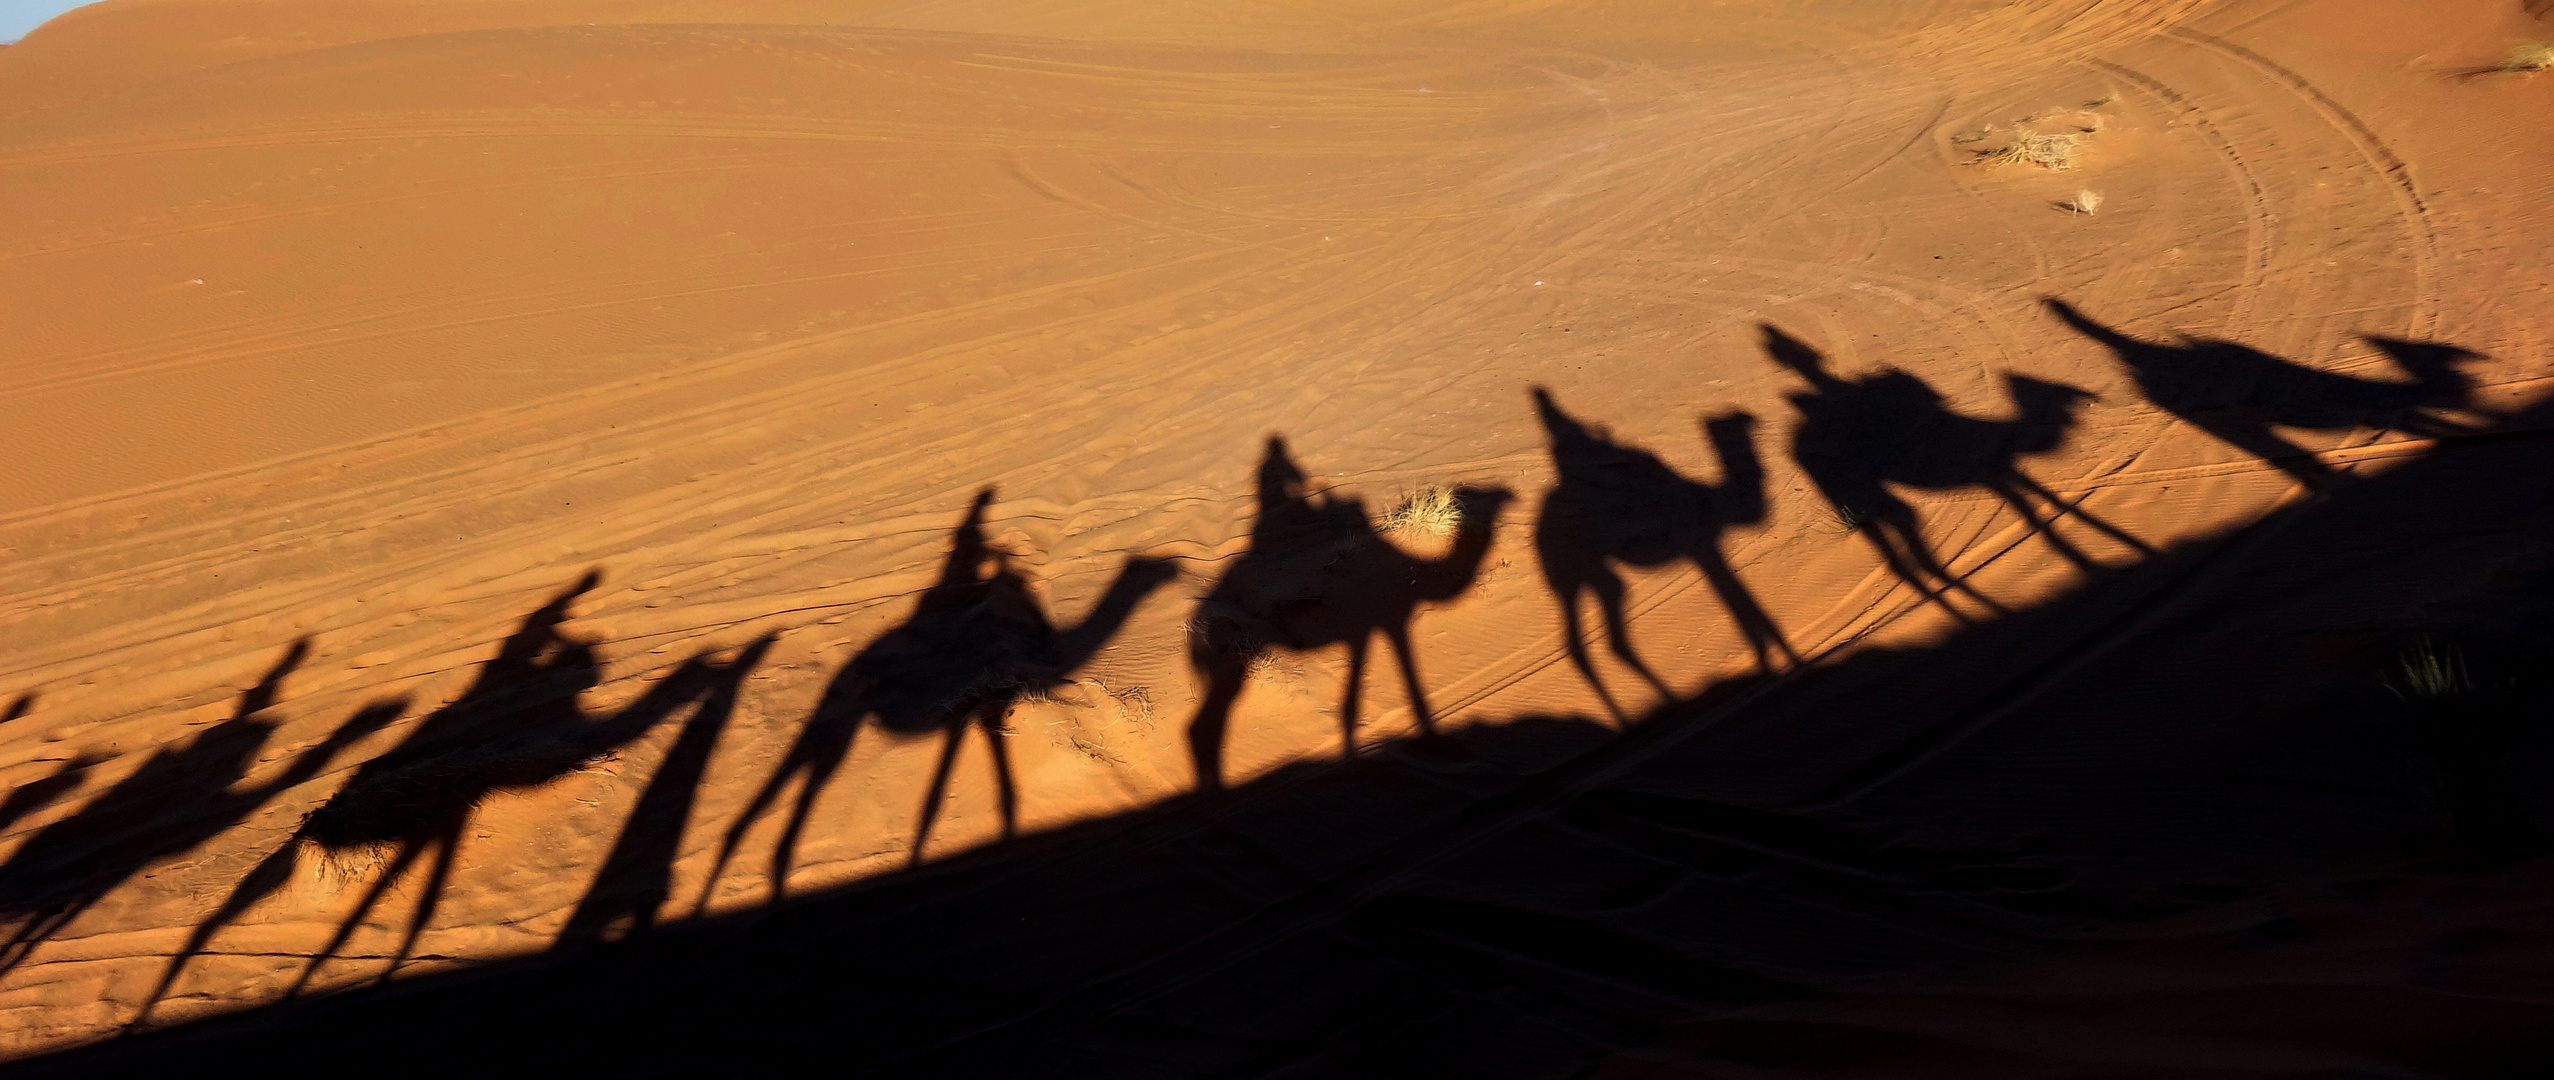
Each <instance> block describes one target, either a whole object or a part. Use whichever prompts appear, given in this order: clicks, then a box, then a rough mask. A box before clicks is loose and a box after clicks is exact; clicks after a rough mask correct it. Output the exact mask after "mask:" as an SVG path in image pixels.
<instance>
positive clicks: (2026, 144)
mask: <svg viewBox="0 0 2554 1080" xmlns="http://www.w3.org/2000/svg"><path fill="white" fill-rule="evenodd" d="M2083 142H2084V133H2083V132H2080V131H2069V132H2059V133H2056V134H2043V133H2041V132H2036V131H2017V132H2014V133H2013V141H2012V142H2009V143H2006V144H2004V145H2003V146H2001V147H1998V148H1996V149H1993V150H1985V151H1981V152H1979V154H1978V157H1977V160H1976V161H1975V162H1973V163H1972V164H1977V165H2037V166H2039V167H2041V168H2043V169H2056V170H2059V171H2064V170H2067V169H2072V168H2074V167H2075V152H2076V150H2077V148H2078V147H2080V146H2082V145H2083Z"/></svg>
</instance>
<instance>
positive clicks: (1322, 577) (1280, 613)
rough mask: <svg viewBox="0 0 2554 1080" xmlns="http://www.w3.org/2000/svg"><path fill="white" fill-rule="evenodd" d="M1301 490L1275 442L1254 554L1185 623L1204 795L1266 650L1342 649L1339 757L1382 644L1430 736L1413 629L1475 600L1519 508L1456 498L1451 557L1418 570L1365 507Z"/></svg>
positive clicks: (1472, 494)
mask: <svg viewBox="0 0 2554 1080" xmlns="http://www.w3.org/2000/svg"><path fill="white" fill-rule="evenodd" d="M1307 479H1308V478H1307V477H1306V476H1305V474H1304V472H1303V470H1302V469H1301V468H1299V467H1297V466H1296V464H1295V462H1294V460H1293V459H1292V458H1291V457H1289V456H1288V454H1287V451H1286V443H1285V440H1283V439H1280V438H1277V437H1274V436H1271V437H1270V438H1269V440H1268V446H1267V452H1266V454H1265V456H1264V457H1263V458H1262V459H1261V462H1260V466H1259V492H1258V499H1259V502H1258V516H1257V517H1256V518H1255V519H1253V522H1252V525H1251V534H1250V547H1249V549H1248V550H1245V551H1244V552H1242V554H1241V555H1240V556H1239V557H1238V558H1236V559H1235V560H1234V562H1233V564H1232V566H1230V567H1228V568H1227V569H1226V570H1225V571H1224V574H1223V576H1222V577H1220V578H1218V579H1216V582H1215V584H1214V586H1213V588H1211V589H1210V590H1208V592H1207V594H1206V595H1205V596H1204V597H1203V598H1201V599H1200V600H1199V601H1198V603H1197V613H1196V615H1195V616H1193V617H1192V618H1191V619H1190V620H1189V639H1188V658H1189V664H1190V666H1191V667H1192V668H1194V669H1195V670H1196V671H1197V673H1198V675H1199V676H1200V678H1201V679H1202V680H1203V681H1204V682H1205V684H1206V690H1205V694H1204V696H1203V697H1202V698H1201V700H1200V701H1199V703H1198V707H1197V714H1196V716H1195V717H1193V718H1192V719H1190V721H1189V725H1188V743H1189V753H1190V756H1191V758H1192V759H1193V760H1194V761H1195V765H1196V771H1197V786H1198V790H1200V791H1212V790H1217V789H1220V788H1221V787H1223V783H1224V776H1223V748H1224V732H1225V729H1226V727H1227V726H1228V725H1229V724H1230V723H1231V720H1232V710H1233V706H1234V704H1235V703H1236V702H1238V701H1239V700H1240V698H1241V694H1242V690H1243V688H1244V686H1245V685H1246V684H1247V683H1248V682H1249V677H1250V673H1251V671H1252V669H1253V667H1254V666H1255V665H1257V664H1258V663H1259V661H1260V660H1261V658H1262V657H1263V656H1265V655H1266V654H1267V653H1268V652H1269V651H1270V650H1272V649H1284V650H1287V651H1291V652H1307V651H1310V650H1313V649H1319V648H1323V647H1326V646H1330V645H1345V646H1347V648H1348V679H1347V686H1346V687H1345V688H1344V689H1343V690H1342V691H1341V695H1340V704H1339V727H1340V739H1341V742H1342V745H1343V749H1344V752H1345V753H1348V754H1354V753H1356V751H1357V722H1358V712H1357V710H1358V698H1359V695H1360V694H1361V692H1362V690H1363V685H1364V682H1365V672H1366V655H1367V649H1368V647H1369V645H1370V644H1371V642H1372V641H1373V639H1374V637H1375V635H1377V634H1381V635H1382V636H1383V638H1384V640H1385V641H1387V642H1389V643H1390V644H1391V645H1392V650H1393V655H1394V657H1395V658H1396V659H1397V660H1398V661H1399V662H1400V666H1401V678H1402V682H1403V685H1404V687H1405V689H1406V690H1407V692H1408V694H1409V698H1410V710H1411V712H1412V713H1413V714H1414V715H1415V716H1416V718H1417V720H1418V723H1419V728H1420V731H1421V733H1422V735H1423V736H1427V735H1433V734H1434V733H1435V731H1436V717H1435V715H1434V713H1433V712H1432V711H1431V710H1430V708H1429V705H1428V695H1427V690H1426V687H1425V686H1423V685H1422V683H1421V680H1420V678H1419V662H1418V657H1417V655H1416V654H1415V653H1413V652H1412V651H1411V648H1410V621H1411V618H1412V616H1413V615H1414V614H1415V613H1416V612H1417V610H1418V607H1419V605H1420V604H1422V603H1429V602H1437V601H1445V600H1451V599H1453V598H1455V597H1457V596H1461V595H1462V594H1463V593H1465V592H1466V591H1468V590H1470V589H1471V588H1472V584H1473V582H1474V581H1475V580H1476V579H1477V578H1478V577H1479V576H1480V571H1481V563H1482V560H1483V559H1485V558H1486V557H1488V555H1489V550H1490V539H1491V532H1492V530H1493V527H1494V526H1495V525H1496V523H1497V521H1498V516H1499V511H1500V509H1501V508H1502V507H1503V506H1505V505H1506V504H1507V502H1508V501H1509V500H1510V499H1512V498H1514V497H1515V496H1514V495H1512V494H1511V493H1509V492H1508V491H1507V490H1506V489H1504V488H1458V489H1456V490H1454V491H1453V492H1451V493H1450V498H1451V501H1452V504H1453V506H1454V507H1455V521H1454V522H1453V524H1452V525H1451V528H1452V531H1453V536H1452V538H1451V546H1450V547H1449V549H1448V550H1447V551H1446V553H1445V554H1443V555H1442V556H1440V557H1438V558H1434V559H1421V558H1418V557H1415V556H1413V555H1411V554H1409V553H1408V552H1405V551H1403V550H1402V549H1401V548H1399V547H1397V546H1395V545H1394V544H1393V543H1392V542H1391V541H1389V540H1386V539H1384V537H1383V536H1382V534H1380V533H1378V532H1376V531H1375V527H1374V524H1373V523H1372V522H1371V521H1369V520H1367V518H1366V511H1365V507H1364V505H1363V504H1361V503H1359V502H1357V501H1355V500H1353V499H1335V498H1331V497H1328V496H1323V497H1320V498H1318V499H1316V498H1314V497H1313V496H1312V495H1310V494H1308V493H1307V492H1306V490H1305V488H1306V485H1307Z"/></svg>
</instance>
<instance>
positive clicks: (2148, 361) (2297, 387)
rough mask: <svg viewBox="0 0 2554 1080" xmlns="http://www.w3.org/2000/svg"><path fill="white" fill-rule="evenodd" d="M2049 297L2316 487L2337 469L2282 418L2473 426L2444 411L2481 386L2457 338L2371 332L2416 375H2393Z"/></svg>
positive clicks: (2322, 427) (2173, 391)
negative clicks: (2148, 328) (2171, 339)
mask: <svg viewBox="0 0 2554 1080" xmlns="http://www.w3.org/2000/svg"><path fill="white" fill-rule="evenodd" d="M2043 302H2044V303H2046V304H2047V305H2048V308H2049V310H2050V311H2051V312H2053V313H2055V314H2056V315H2057V317H2058V318H2060V319H2062V320H2064V321H2065V322H2066V324H2067V325H2068V326H2071V327H2074V328H2075V330H2076V332H2077V333H2080V334H2083V335H2084V336H2086V337H2089V338H2092V339H2093V340H2095V341H2098V342H2100V343H2102V344H2103V345H2104V346H2105V347H2107V348H2109V349H2110V350H2111V353H2112V355H2114V356H2116V357H2118V358H2119V362H2120V363H2121V364H2122V365H2123V366H2125V367H2126V368H2128V371H2129V374H2130V376H2131V377H2132V378H2134V379H2135V380H2136V382H2137V388H2138V390H2139V391H2140V392H2142V393H2144V394H2145V395H2146V399H2147V400H2148V401H2151V402H2154V403H2155V405H2156V407H2158V408H2161V409H2163V410H2164V411H2166V412H2169V413H2171V414H2173V415H2174V416H2177V417H2180V418H2181V419H2183V420H2186V421H2189V422H2190V423H2191V424H2192V425H2194V426H2196V427H2198V428H2199V429H2200V430H2202V431H2205V432H2207V433H2209V434H2210V435H2214V436H2216V437H2217V438H2218V439H2220V440H2222V441H2224V442H2225V443H2227V444H2228V445H2231V446H2233V447H2235V448H2236V449H2238V450H2242V451H2243V452H2245V453H2247V454H2251V455H2253V456H2254V457H2257V458H2260V459H2261V460H2262V461H2263V462H2264V463H2266V464H2268V465H2270V466H2272V467H2274V468H2277V469H2278V470H2280V471H2281V472H2285V473H2287V474H2288V475H2289V476H2290V477H2291V478H2293V479H2295V480H2296V481H2297V482H2298V483H2299V484H2302V485H2304V486H2305V487H2307V488H2308V489H2310V490H2318V491H2320V490H2323V489H2326V488H2329V487H2330V486H2332V484H2333V483H2334V482H2335V481H2336V480H2338V479H2339V474H2337V473H2335V472H2334V471H2333V469H2332V467H2331V466H2329V465H2326V464H2324V463H2323V461H2322V460H2321V459H2320V458H2318V457H2316V456H2315V454H2314V452H2312V451H2310V450H2307V449H2306V448H2304V447H2302V446H2299V445H2297V444H2296V443H2293V442H2290V441H2288V439H2287V438H2286V437H2285V436H2282V435H2280V434H2279V433H2278V432H2277V431H2275V430H2273V429H2274V428H2281V427H2289V428H2306V429H2309V430H2314V431H2349V430H2354V429H2362V428H2374V429H2384V430H2393V431H2402V432H2407V433H2410V434H2415V435H2427V436H2444V435H2458V434H2466V433H2469V432H2470V430H2471V429H2469V428H2467V427H2465V426H2464V425H2461V424H2457V423H2454V422H2451V421H2449V420H2445V419H2442V418H2441V417H2439V416H2437V415H2436V412H2437V411H2438V410H2447V409H2459V408H2463V407H2465V406H2466V405H2467V404H2469V403H2470V401H2471V399H2472V397H2473V393H2474V380H2473V378H2472V377H2471V376H2469V375H2467V374H2466V373H2465V372H2464V371H2463V370H2462V369H2461V368H2460V365H2462V364H2465V363H2467V362H2469V361H2472V360H2475V359H2479V354H2476V353H2473V352H2469V351H2467V350H2465V349H2460V348H2457V347H2455V346H2453V345H2442V344H2437V343H2430V342H2413V341H2403V340H2400V339H2396V338H2386V337H2370V338H2367V339H2365V340H2366V341H2367V342H2368V343H2369V344H2371V345H2374V346H2376V347H2377V349H2378V350H2379V351H2382V352H2384V353H2385V354H2386V355H2387V356H2388V357H2390V358H2392V359H2393V360H2394V362H2395V364H2396V366H2398V367H2400V368H2402V369H2403V372H2404V374H2406V375H2408V376H2410V381H2409V382H2388V381H2381V380H2375V379H2362V378H2358V377H2356V376H2350V375H2336V374H2333V373H2331V372H2327V371H2318V370H2316V369H2314V368H2309V367H2302V366H2300V365H2297V364H2294V363H2291V362H2289V361H2287V360H2284V359H2281V358H2279V357H2276V356H2272V355H2270V354H2269V353H2265V352H2262V351H2260V350H2258V349H2254V348H2250V347H2248V346H2244V345H2240V344H2237V343H2235V342H2232V341H2221V340H2217V339H2214V338H2187V339H2185V340H2184V341H2183V342H2182V343H2181V344H2179V345H2168V344H2163V343H2159V342H2151V341H2141V340H2139V339H2137V338H2133V337H2130V336H2128V335H2126V334H2123V333H2120V332H2119V331H2117V330H2113V329H2111V328H2110V327H2108V326H2105V325H2103V324H2102V323H2100V322H2098V321H2096V320H2094V319H2093V318H2092V317H2090V316H2088V315H2086V314H2084V313H2083V312H2081V311H2078V310H2076V308H2075V307H2074V305H2071V304H2068V303H2067V302H2066V301H2063V300H2059V299H2056V298H2054V297H2051V298H2044V300H2043Z"/></svg>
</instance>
